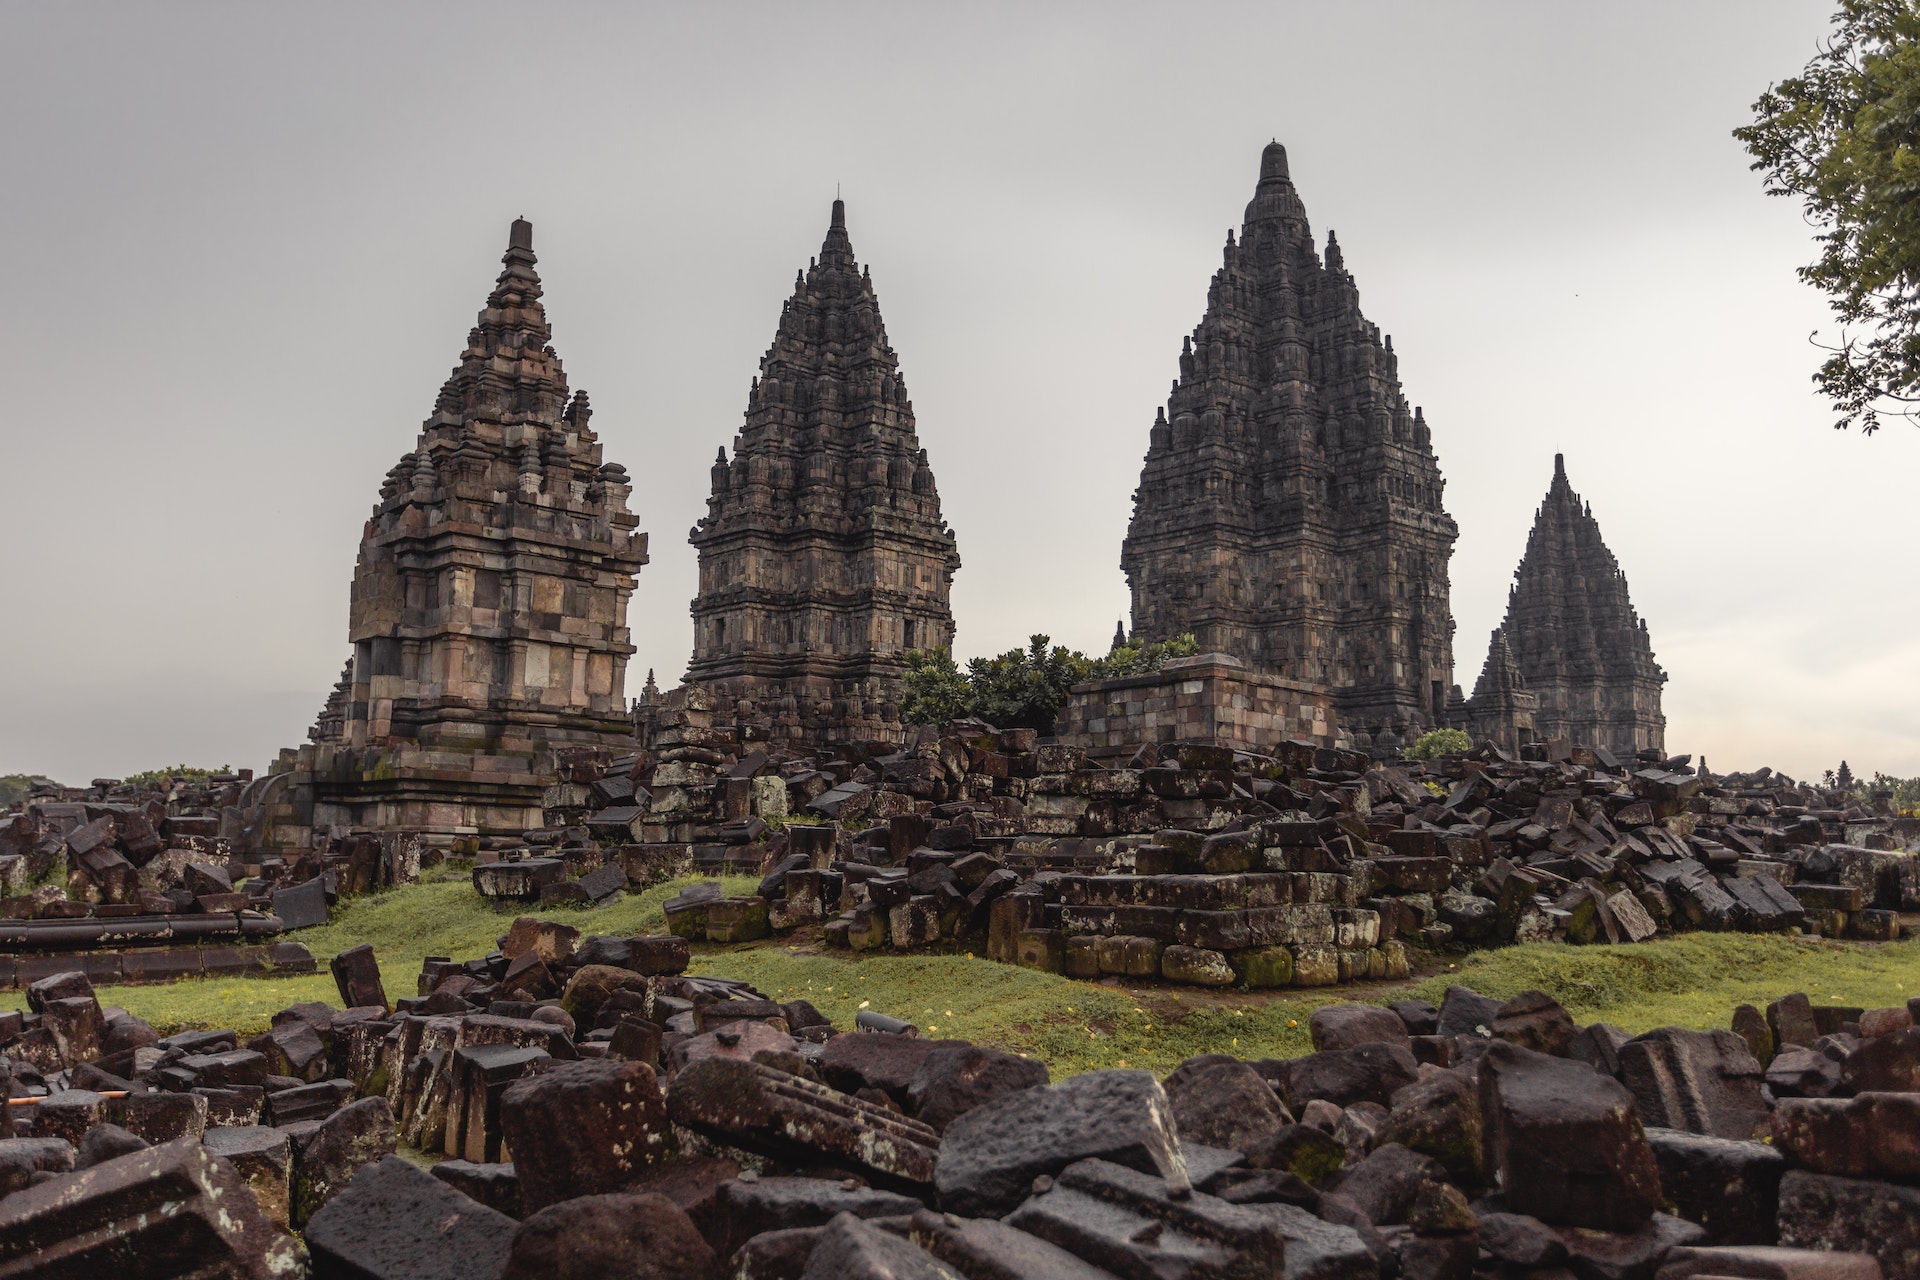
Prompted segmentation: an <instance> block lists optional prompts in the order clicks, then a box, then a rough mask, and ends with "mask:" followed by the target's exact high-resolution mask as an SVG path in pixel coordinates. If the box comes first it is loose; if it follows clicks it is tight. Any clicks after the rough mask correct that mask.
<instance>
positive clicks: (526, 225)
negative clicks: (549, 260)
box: [507, 218, 533, 252]
mask: <svg viewBox="0 0 1920 1280" xmlns="http://www.w3.org/2000/svg"><path fill="white" fill-rule="evenodd" d="M507 248H509V249H525V250H527V251H528V252H532V250H533V224H532V223H531V222H528V221H527V220H526V219H525V218H515V219H514V220H513V230H512V231H511V232H510V233H509V234H508V236H507Z"/></svg>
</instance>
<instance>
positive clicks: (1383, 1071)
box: [1280, 1041, 1420, 1115]
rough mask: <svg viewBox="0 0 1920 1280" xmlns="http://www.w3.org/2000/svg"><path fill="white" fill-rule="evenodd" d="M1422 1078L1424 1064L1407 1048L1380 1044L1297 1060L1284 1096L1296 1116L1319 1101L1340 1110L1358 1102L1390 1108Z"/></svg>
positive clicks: (1290, 1069)
mask: <svg viewBox="0 0 1920 1280" xmlns="http://www.w3.org/2000/svg"><path fill="white" fill-rule="evenodd" d="M1419 1076H1420V1065H1419V1064H1418V1063H1417V1062H1415V1061H1414V1059H1413V1054H1412V1053H1410V1052H1408V1050H1407V1049H1406V1048H1405V1047H1403V1046H1401V1045H1397V1044H1387V1043H1382V1042H1377V1041H1376V1042H1373V1043H1369V1044H1359V1045H1355V1046H1354V1047H1353V1048H1351V1049H1329V1050H1326V1051H1325V1052H1323V1053H1310V1054H1308V1055H1307V1056H1306V1057H1304V1058H1296V1059H1294V1060H1293V1061H1292V1062H1289V1063H1287V1064H1286V1070H1285V1074H1284V1076H1283V1077H1282V1079H1281V1081H1280V1093H1281V1096H1282V1097H1283V1098H1284V1099H1285V1100H1286V1104H1287V1107H1288V1108H1289V1109H1290V1110H1292V1111H1293V1113H1294V1114H1296V1115H1298V1114H1299V1113H1300V1111H1301V1109H1302V1108H1303V1107H1305V1106H1306V1105H1307V1103H1308V1102H1310V1101H1312V1100H1314V1099H1316V1098H1319V1099H1323V1100H1325V1101H1327V1102H1331V1103H1332V1104H1333V1105H1334V1106H1336V1107H1350V1106H1352V1105H1353V1104H1354V1103H1356V1102H1377V1103H1379V1104H1380V1105H1381V1106H1386V1105H1388V1104H1389V1103H1390V1102H1392V1101H1393V1095H1394V1094H1395V1093H1396V1092H1398V1091H1399V1090H1401V1089H1404V1088H1406V1087H1407V1086H1408V1085H1410V1084H1412V1083H1413V1082H1414V1081H1415V1080H1417V1079H1419Z"/></svg>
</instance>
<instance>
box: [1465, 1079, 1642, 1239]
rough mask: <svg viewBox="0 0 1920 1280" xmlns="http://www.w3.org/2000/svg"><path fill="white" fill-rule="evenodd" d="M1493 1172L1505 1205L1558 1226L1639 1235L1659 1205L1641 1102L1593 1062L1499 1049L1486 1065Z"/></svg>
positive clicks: (1483, 1082)
mask: <svg viewBox="0 0 1920 1280" xmlns="http://www.w3.org/2000/svg"><path fill="white" fill-rule="evenodd" d="M1479 1089H1480V1114H1481V1117H1482V1126H1483V1127H1482V1142H1483V1146H1484V1152H1483V1158H1484V1165H1485V1168H1486V1169H1487V1171H1488V1172H1489V1173H1493V1174H1497V1175H1498V1176H1499V1179H1500V1185H1501V1188H1502V1189H1503V1191H1504V1193H1505V1195H1506V1198H1507V1206H1508V1207H1509V1208H1510V1209H1512V1210H1514V1211H1515V1212H1519V1213H1525V1214H1530V1215H1532V1216H1533V1217H1537V1218H1539V1219H1541V1220H1542V1221H1544V1222H1549V1223H1553V1224H1555V1225H1563V1226H1573V1227H1589V1228H1593V1229H1595V1230H1599V1231H1632V1230H1634V1229H1636V1228H1637V1227H1639V1226H1640V1225H1641V1224H1643V1223H1645V1222H1646V1220H1647V1218H1648V1217H1649V1215H1651V1214H1652V1213H1653V1212H1654V1211H1655V1210H1656V1209H1658V1208H1659V1206H1660V1172H1659V1168H1658V1166H1657V1165H1656V1164H1655V1162H1654V1158H1653V1152H1652V1150H1651V1149H1650V1148H1649V1147H1648V1146H1647V1139H1646V1134H1645V1131H1644V1130H1643V1128H1642V1126H1641V1123H1640V1117H1639V1116H1638V1114H1636V1112H1635V1111H1634V1102H1633V1095H1632V1094H1630V1093H1628V1092H1627V1090H1626V1088H1625V1087H1624V1086H1622V1085H1621V1084H1620V1083H1619V1082H1618V1081H1616V1080H1611V1079H1608V1078H1607V1077H1605V1076H1602V1075H1600V1074H1599V1073H1598V1072H1596V1071H1594V1070H1593V1069H1592V1068H1591V1067H1589V1066H1587V1065H1586V1064H1585V1063H1580V1062H1574V1061H1570V1060H1568V1059H1565V1058H1553V1057H1549V1056H1547V1055H1546V1054H1540V1053H1534V1052H1533V1051H1532V1050H1529V1049H1522V1048H1520V1047H1519V1046H1517V1045H1510V1044H1507V1043H1505V1042H1503V1041H1496V1042H1495V1043H1494V1044H1492V1045H1491V1046H1490V1047H1489V1048H1488V1050H1487V1053H1486V1056H1485V1057H1484V1058H1482V1059H1481V1061H1480V1084H1479Z"/></svg>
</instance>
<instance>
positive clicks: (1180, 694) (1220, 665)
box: [1054, 653, 1347, 757]
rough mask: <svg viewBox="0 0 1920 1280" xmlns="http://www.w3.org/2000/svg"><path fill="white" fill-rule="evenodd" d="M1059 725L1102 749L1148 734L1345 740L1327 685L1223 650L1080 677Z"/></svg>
mask: <svg viewBox="0 0 1920 1280" xmlns="http://www.w3.org/2000/svg"><path fill="white" fill-rule="evenodd" d="M1054 732H1055V734H1056V736H1057V737H1058V738H1059V739H1060V741H1062V742H1065V743H1071V744H1073V745H1075V746H1080V747H1085V748H1086V749H1087V750H1088V751H1089V752H1090V753H1091V754H1093V755H1095V756H1101V757H1111V756H1119V755H1129V754H1131V753H1132V752H1133V751H1134V750H1135V748H1137V747H1139V746H1140V744H1141V743H1145V742H1153V743H1162V744H1164V743H1171V742H1183V741H1184V742H1193V741H1206V742H1218V743H1222V744H1224V745H1227V746H1231V747H1233V748H1235V749H1237V750H1243V751H1258V752H1263V753H1264V752H1271V751H1273V750H1274V749H1275V748H1277V747H1278V746H1279V745H1280V744H1281V743H1282V742H1286V741H1288V740H1296V741H1297V740H1306V741H1311V742H1315V743H1319V744H1321V745H1323V746H1329V747H1331V746H1345V745H1347V743H1346V740H1345V737H1344V735H1343V734H1341V733H1340V731H1339V727H1338V725H1337V723H1336V720H1335V713H1334V705H1333V698H1332V696H1331V695H1330V694H1329V693H1328V692H1327V690H1326V689H1324V688H1321V687H1317V686H1314V685H1310V684H1303V683H1301V682H1300V681H1297V680H1287V679H1283V678H1281V677H1280V676H1277V675H1274V674H1273V673H1271V672H1266V671H1254V670H1252V669H1250V668H1249V667H1248V666H1247V665H1246V664H1245V663H1243V662H1241V661H1239V660H1238V659H1237V658H1234V657H1232V656H1231V655H1229V654H1224V653H1208V654H1202V655H1200V656H1198V657H1194V658H1186V659H1181V660H1179V661H1176V662H1170V663H1168V664H1167V665H1166V666H1165V667H1162V668H1161V669H1160V670H1158V671H1154V672H1149V673H1147V674H1145V675H1138V676H1121V677H1118V678H1115V679H1112V680H1094V681H1089V682H1088V683H1086V684H1082V685H1076V686H1075V687H1074V690H1073V693H1072V696H1071V697H1069V698H1068V699H1067V705H1066V706H1065V707H1064V708H1062V709H1061V712H1060V720H1059V722H1058V723H1057V724H1056V726H1055V730H1054Z"/></svg>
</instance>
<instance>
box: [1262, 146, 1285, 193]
mask: <svg viewBox="0 0 1920 1280" xmlns="http://www.w3.org/2000/svg"><path fill="white" fill-rule="evenodd" d="M1260 181H1261V182H1262V183H1267V182H1288V181H1291V178H1290V177H1289V175H1288V173H1287V149H1286V148H1285V147H1283V146H1281V145H1280V139H1278V138H1275V139H1274V140H1273V141H1272V142H1269V143H1268V144H1267V147H1266V150H1264V151H1262V152H1261V153H1260Z"/></svg>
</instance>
